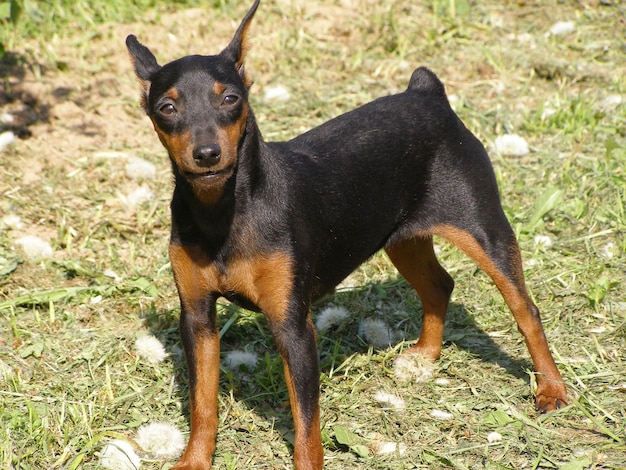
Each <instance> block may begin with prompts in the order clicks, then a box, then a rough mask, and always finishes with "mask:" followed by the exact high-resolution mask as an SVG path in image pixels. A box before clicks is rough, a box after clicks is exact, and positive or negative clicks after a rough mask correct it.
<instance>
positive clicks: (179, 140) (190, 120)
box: [126, 0, 259, 203]
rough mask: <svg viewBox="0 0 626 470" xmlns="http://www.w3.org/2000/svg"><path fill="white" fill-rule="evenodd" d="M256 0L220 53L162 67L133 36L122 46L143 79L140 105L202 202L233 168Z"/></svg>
mask: <svg viewBox="0 0 626 470" xmlns="http://www.w3.org/2000/svg"><path fill="white" fill-rule="evenodd" d="M258 5H259V0H256V1H255V2H254V4H253V5H252V7H251V8H250V10H249V11H248V13H247V14H246V16H245V17H244V18H243V20H242V22H241V24H240V25H239V28H238V29H237V31H236V33H235V36H234V37H233V39H232V41H231V42H230V44H229V45H228V46H227V47H226V48H225V49H224V50H223V51H222V52H221V53H219V54H218V55H211V56H200V55H192V56H186V57H183V58H181V59H178V60H175V61H173V62H170V63H168V64H166V65H163V66H160V65H159V64H158V63H157V60H156V58H155V56H154V54H152V52H150V50H149V49H148V48H147V47H146V46H144V45H142V44H141V43H140V42H139V41H138V40H137V38H136V37H135V36H133V35H130V36H128V37H127V38H126V46H127V47H128V51H129V53H130V56H131V60H132V62H133V65H134V68H135V73H136V74H137V77H138V78H139V81H140V83H141V105H142V106H143V108H144V109H145V111H146V113H147V114H148V116H149V117H150V119H151V120H152V123H153V124H154V128H155V130H156V132H157V134H158V136H159V139H160V140H161V142H162V143H163V145H164V146H165V148H166V149H167V151H168V153H169V156H170V159H171V160H172V163H173V166H174V172H175V173H176V175H177V177H178V176H180V177H182V178H184V179H185V180H186V181H188V182H189V184H190V185H191V187H192V189H193V191H194V193H195V194H196V196H197V197H198V198H199V199H200V200H201V201H205V202H207V203H208V202H211V201H215V200H216V198H219V196H220V195H221V190H222V189H223V187H224V184H225V183H226V181H227V180H228V179H229V178H230V177H231V176H232V175H233V173H234V171H235V168H236V166H237V154H238V147H239V142H240V141H241V139H242V136H243V135H244V133H245V129H246V121H247V117H248V111H249V110H248V100H247V97H248V89H249V88H250V84H251V83H250V81H249V80H248V78H247V77H246V74H245V71H244V66H243V62H244V58H245V54H246V49H247V47H246V36H247V31H248V27H249V25H250V23H251V20H252V17H253V16H254V13H255V12H256V9H257V7H258Z"/></svg>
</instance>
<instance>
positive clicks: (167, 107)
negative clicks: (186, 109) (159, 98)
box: [159, 103, 176, 116]
mask: <svg viewBox="0 0 626 470" xmlns="http://www.w3.org/2000/svg"><path fill="white" fill-rule="evenodd" d="M159 112H160V113H161V114H165V115H166V116H169V115H171V114H174V113H175V112H176V107H175V106H174V105H173V104H172V103H167V104H164V105H163V106H161V107H160V108H159Z"/></svg>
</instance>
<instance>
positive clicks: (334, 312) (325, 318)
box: [315, 306, 350, 331]
mask: <svg viewBox="0 0 626 470" xmlns="http://www.w3.org/2000/svg"><path fill="white" fill-rule="evenodd" d="M348 318H350V312H348V310H346V309H345V308H343V307H334V306H331V307H326V308H325V309H324V310H322V311H321V312H320V313H318V315H317V320H316V321H315V327H316V328H317V330H318V331H326V330H328V329H330V328H331V327H333V326H336V325H339V324H340V323H342V322H344V321H345V320H347V319H348Z"/></svg>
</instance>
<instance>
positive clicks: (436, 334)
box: [385, 236, 454, 360]
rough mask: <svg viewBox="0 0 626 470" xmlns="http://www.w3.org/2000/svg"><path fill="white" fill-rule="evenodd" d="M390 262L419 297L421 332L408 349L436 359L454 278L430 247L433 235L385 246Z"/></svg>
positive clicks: (409, 351) (410, 351)
mask: <svg viewBox="0 0 626 470" xmlns="http://www.w3.org/2000/svg"><path fill="white" fill-rule="evenodd" d="M385 251H386V252H387V255H389V258H390V259H391V262H392V263H393V264H394V265H395V267H396V268H397V269H398V271H399V272H400V274H401V275H402V276H403V277H404V278H405V279H406V280H407V281H408V282H409V283H410V284H411V285H412V286H413V288H414V289H415V291H416V292H417V294H418V295H419V297H420V300H421V301H422V308H423V310H424V321H423V326H422V333H421V335H420V338H419V341H418V342H417V344H416V345H415V346H413V347H412V348H411V349H409V350H408V351H406V352H407V353H420V354H421V355H423V356H424V357H426V358H428V359H432V360H435V359H437V358H439V354H440V353H441V343H442V339H443V329H444V322H445V319H446V312H447V309H448V302H449V300H450V294H451V293H452V289H453V288H454V281H453V280H452V278H451V277H450V275H449V274H448V273H447V272H446V270H445V269H443V268H442V267H441V265H440V264H439V262H438V261H437V258H436V256H435V252H434V250H433V239H432V236H416V237H414V238H410V239H407V240H402V241H400V242H396V243H394V244H392V245H390V246H387V247H386V248H385Z"/></svg>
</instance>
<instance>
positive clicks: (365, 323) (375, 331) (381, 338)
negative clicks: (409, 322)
mask: <svg viewBox="0 0 626 470" xmlns="http://www.w3.org/2000/svg"><path fill="white" fill-rule="evenodd" d="M359 334H360V335H361V336H363V337H364V338H365V339H366V340H367V342H368V343H369V344H371V345H372V346H375V347H377V348H382V347H386V346H389V345H390V344H392V343H394V342H395V341H396V340H397V338H398V337H399V336H400V334H399V333H398V332H397V331H395V330H393V329H391V328H389V327H388V326H387V324H386V323H385V322H384V321H382V320H380V319H378V318H366V319H364V320H362V321H361V324H360V325H359Z"/></svg>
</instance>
